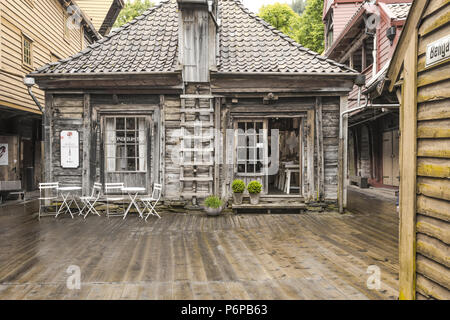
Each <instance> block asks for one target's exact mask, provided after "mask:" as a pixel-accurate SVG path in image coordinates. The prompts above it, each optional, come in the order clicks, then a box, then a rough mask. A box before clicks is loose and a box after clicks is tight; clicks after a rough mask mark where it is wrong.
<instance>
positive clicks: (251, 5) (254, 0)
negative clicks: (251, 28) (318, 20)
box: [153, 0, 292, 13]
mask: <svg viewBox="0 0 450 320" xmlns="http://www.w3.org/2000/svg"><path fill="white" fill-rule="evenodd" d="M243 1H244V5H245V6H246V7H247V8H248V9H250V10H251V11H253V12H255V13H257V12H258V11H259V8H261V7H262V6H263V5H266V4H273V3H275V2H280V3H291V2H292V1H291V0H243ZM153 2H156V3H158V2H159V0H156V1H155V0H154V1H153Z"/></svg>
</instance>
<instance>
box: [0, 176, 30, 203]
mask: <svg viewBox="0 0 450 320" xmlns="http://www.w3.org/2000/svg"><path fill="white" fill-rule="evenodd" d="M10 194H16V195H19V196H21V197H22V200H23V199H24V198H25V191H24V190H23V189H22V181H20V180H18V181H0V203H2V202H3V200H6V198H7V197H8V195H10Z"/></svg>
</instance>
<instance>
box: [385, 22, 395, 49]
mask: <svg viewBox="0 0 450 320" xmlns="http://www.w3.org/2000/svg"><path fill="white" fill-rule="evenodd" d="M396 34H397V27H395V26H392V27H390V28H389V29H387V30H386V37H387V38H388V39H389V41H391V46H392V44H393V43H394V39H395V36H396Z"/></svg>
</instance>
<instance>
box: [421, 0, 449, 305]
mask: <svg viewBox="0 0 450 320" xmlns="http://www.w3.org/2000/svg"><path fill="white" fill-rule="evenodd" d="M449 9H450V5H449V2H448V1H435V2H434V1H431V2H429V4H428V7H427V8H426V9H425V11H424V12H423V14H422V19H421V23H420V27H419V29H418V66H417V198H416V212H417V224H416V229H417V239H416V247H417V257H416V297H417V298H419V299H420V298H427V299H450V100H449V98H450V76H449V66H450V61H449V60H448V59H447V60H446V61H444V62H443V63H440V64H437V65H435V66H432V67H428V68H426V67H425V55H426V48H427V45H428V44H430V43H431V42H434V41H436V40H437V39H440V38H442V37H443V36H445V35H448V34H449V33H450V24H449Z"/></svg>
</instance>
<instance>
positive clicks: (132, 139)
mask: <svg viewBox="0 0 450 320" xmlns="http://www.w3.org/2000/svg"><path fill="white" fill-rule="evenodd" d="M129 143H133V144H134V143H136V131H127V144H129Z"/></svg>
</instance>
